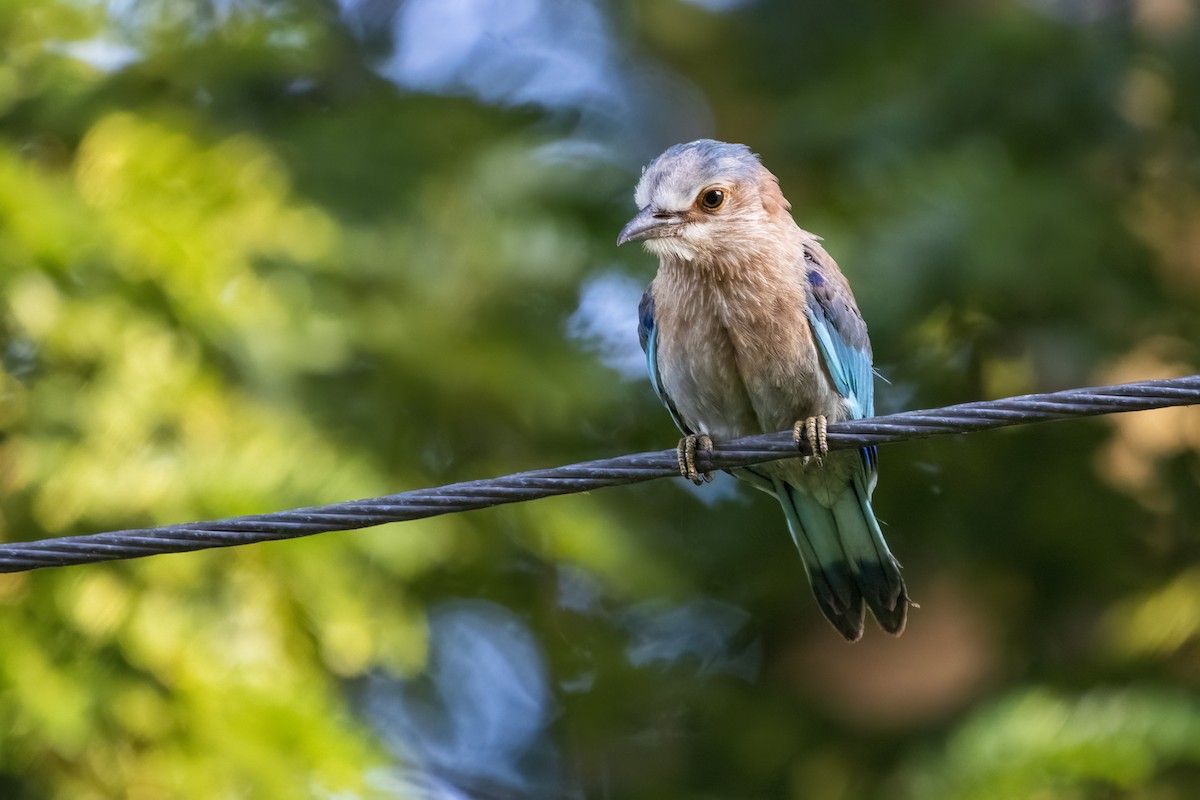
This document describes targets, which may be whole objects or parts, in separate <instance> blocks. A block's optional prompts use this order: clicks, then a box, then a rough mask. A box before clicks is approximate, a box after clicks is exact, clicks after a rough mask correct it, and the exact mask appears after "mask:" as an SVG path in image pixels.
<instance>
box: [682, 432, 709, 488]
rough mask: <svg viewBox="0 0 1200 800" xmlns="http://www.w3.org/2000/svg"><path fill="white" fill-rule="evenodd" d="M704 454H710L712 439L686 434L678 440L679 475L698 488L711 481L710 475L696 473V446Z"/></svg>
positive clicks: (707, 473)
mask: <svg viewBox="0 0 1200 800" xmlns="http://www.w3.org/2000/svg"><path fill="white" fill-rule="evenodd" d="M697 445H699V446H700V449H702V450H704V452H706V453H711V452H712V449H713V441H712V439H711V438H710V437H709V436H707V435H705V434H700V435H699V436H697V435H695V434H688V435H687V436H685V437H683V438H682V439H680V440H679V445H678V447H676V452H677V453H678V455H679V474H680V475H682V476H683V477H685V478H687V479H688V480H689V481H691V482H692V483H694V484H696V485H697V486H700V485H702V484H705V483H708V482H710V481H711V480H712V479H713V476H712V473H711V472H708V471H705V472H702V473H701V472H697V471H696V446H697Z"/></svg>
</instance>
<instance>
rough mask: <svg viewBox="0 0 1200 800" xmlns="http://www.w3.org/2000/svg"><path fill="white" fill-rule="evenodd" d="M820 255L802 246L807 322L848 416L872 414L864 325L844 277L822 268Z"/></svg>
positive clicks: (872, 394)
mask: <svg viewBox="0 0 1200 800" xmlns="http://www.w3.org/2000/svg"><path fill="white" fill-rule="evenodd" d="M822 255H824V254H818V253H816V252H814V251H813V250H810V249H809V248H807V247H806V248H804V267H805V276H804V277H805V280H806V281H807V282H808V308H807V314H808V322H809V324H810V325H811V326H812V332H813V337H814V338H815V339H816V340H817V346H818V348H819V349H820V351H821V356H822V358H823V359H824V361H825V366H826V367H827V368H828V369H829V374H830V376H831V377H832V378H833V383H834V386H836V387H837V390H838V393H839V394H841V395H842V397H844V398H846V401H847V403H848V404H849V406H850V415H851V417H852V418H853V419H862V418H863V417H871V416H874V415H875V381H874V373H873V372H872V371H871V340H870V339H868V338H867V324H866V323H865V322H863V318H862V315H861V314H859V313H858V307H857V306H856V305H855V303H854V296H853V295H852V294H850V286H849V284H847V283H846V279H845V278H843V277H842V275H841V273H839V272H837V271H836V268H835V269H829V268H828V267H824V268H822V267H823V266H824V265H822V264H821V261H820V258H821V256H822ZM825 258H828V256H825Z"/></svg>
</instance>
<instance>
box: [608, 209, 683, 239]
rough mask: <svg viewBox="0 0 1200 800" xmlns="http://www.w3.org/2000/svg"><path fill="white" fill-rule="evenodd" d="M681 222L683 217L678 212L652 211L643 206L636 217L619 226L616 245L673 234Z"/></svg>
mask: <svg viewBox="0 0 1200 800" xmlns="http://www.w3.org/2000/svg"><path fill="white" fill-rule="evenodd" d="M681 222H683V217H682V216H680V215H679V214H668V213H665V212H662V211H654V210H653V209H651V208H643V209H642V210H641V211H639V212H638V215H637V216H636V217H634V218H633V219H631V220H629V222H627V223H625V227H624V228H621V233H620V235H618V236H617V247H620V246H621V245H623V244H625V243H627V242H638V241H641V240H643V239H661V238H663V237H664V236H674V235H675V234H676V232H677V231H678V225H679V224H680V223H681Z"/></svg>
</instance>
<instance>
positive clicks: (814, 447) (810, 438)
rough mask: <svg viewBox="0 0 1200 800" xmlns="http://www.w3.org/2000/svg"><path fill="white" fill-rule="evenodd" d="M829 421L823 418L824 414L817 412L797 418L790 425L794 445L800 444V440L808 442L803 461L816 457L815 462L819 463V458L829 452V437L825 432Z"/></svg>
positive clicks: (806, 461)
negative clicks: (813, 415)
mask: <svg viewBox="0 0 1200 800" xmlns="http://www.w3.org/2000/svg"><path fill="white" fill-rule="evenodd" d="M828 424H829V421H828V420H827V419H825V415H824V414H818V415H817V416H815V417H809V418H808V419H802V420H798V421H797V422H796V424H795V425H793V426H792V441H793V442H795V443H796V447H799V446H800V442H801V440H803V441H805V442H807V443H808V453H809V454H808V455H807V456H805V457H804V461H805V463H808V461H809V459H812V458H815V459H817V463H818V464H820V463H821V459H822V458H824V457H825V454H826V453H828V452H829V438H828V435H827V434H826V427H827V426H828Z"/></svg>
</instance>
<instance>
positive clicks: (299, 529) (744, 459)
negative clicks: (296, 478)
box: [0, 375, 1200, 573]
mask: <svg viewBox="0 0 1200 800" xmlns="http://www.w3.org/2000/svg"><path fill="white" fill-rule="evenodd" d="M1197 403H1200V375H1192V376H1190V377H1186V378H1174V379H1170V380H1159V381H1145V382H1142V383H1126V384H1121V385H1119V386H1101V387H1094V388H1090V389H1070V390H1067V391H1063V392H1052V393H1049V394H1030V395H1023V396H1020V397H1009V398H1006V399H1003V400H987V401H982V402H977V403H962V404H960V405H954V406H947V407H945V408H939V409H932V410H927V411H906V412H904V413H901V414H890V415H888V416H884V417H872V418H870V419H863V420H855V421H851V422H839V423H836V424H831V425H830V426H829V449H831V450H841V449H845V448H852V447H863V446H867V445H879V444H889V443H891V442H900V441H905V440H909V439H923V438H927V437H930V436H942V435H945V434H950V433H970V432H973V431H981V430H986V429H989V428H1003V427H1008V426H1011V425H1027V424H1030V423H1034V422H1048V421H1050V420H1056V419H1065V418H1068V417H1087V416H1095V415H1099V414H1111V413H1116V412H1121V411H1140V410H1144V409H1150V408H1164V407H1167V406H1185V405H1193V404H1197ZM797 452H798V451H797V448H796V445H795V444H794V443H793V442H792V435H791V431H786V432H781V433H772V434H766V435H762V436H747V437H745V438H742V439H734V440H731V441H726V442H718V443H717V444H716V447H715V449H714V450H713V452H712V453H711V455H709V454H705V453H703V452H700V453H697V466H698V467H699V468H700V469H702V470H707V469H729V468H731V467H742V466H746V465H748V464H755V463H760V462H763V461H774V460H778V459H781V458H788V457H794V456H796V455H797ZM805 452H806V451H805V449H803V448H802V449H801V450H800V451H799V453H800V454H801V455H803V454H805ZM677 475H679V468H678V463H677V460H676V452H675V450H674V449H671V450H660V451H658V452H656V453H637V454H634V455H626V456H618V457H617V458H607V459H602V460H599V461H585V462H583V463H580V464H571V465H568V466H564V467H554V468H552V469H540V470H534V471H532V472H521V473H517V474H515V475H506V476H504V477H501V478H489V479H487V480H478V481H467V482H465V483H454V484H450V485H448V486H439V487H437V488H433V489H417V490H415V491H411V492H401V493H399V494H392V495H387V496H386V497H375V498H371V499H367V500H355V501H351V502H347V503H335V504H334V505H329V506H320V507H316V508H298V509H294V510H291V511H279V512H276V513H273V514H258V515H254V516H247V517H233V518H231V519H222V520H214V521H210V522H187V523H183V524H180V525H168V526H165V527H161V528H139V529H136V530H124V531H112V532H109V533H94V534H87V535H83V536H65V537H60V538H54V539H42V540H40V541H33V542H9V543H7V544H0V573H4V572H24V571H26V570H32V569H39V568H41V567H61V566H67V565H70V564H87V563H93V562H98V561H114V560H119V559H128V558H141V557H142V556H149V555H156V554H159V553H182V552H187V551H192V550H205V549H208V548H213V547H231V546H234V545H241V544H251V543H254V542H264V541H273V540H277V539H292V538H295V537H298V536H310V535H312V534H314V533H326V532H329V531H343V530H351V529H356V528H366V527H370V526H372V525H382V524H383V523H385V522H401V521H404V520H410V519H420V518H422V517H433V516H437V515H439V514H451V513H455V512H458V511H470V510H472V509H476V508H486V507H488V506H497V505H502V504H504V503H519V502H522V501H525V500H535V499H538V498H541V497H550V496H553V495H560V494H571V493H574V492H586V491H589V490H591V489H601V488H604V487H606V486H621V485H624V484H629V483H639V482H641V481H649V480H654V479H656V478H666V477H671V476H677Z"/></svg>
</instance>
